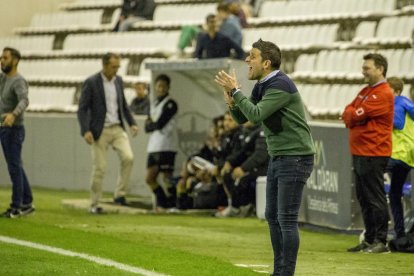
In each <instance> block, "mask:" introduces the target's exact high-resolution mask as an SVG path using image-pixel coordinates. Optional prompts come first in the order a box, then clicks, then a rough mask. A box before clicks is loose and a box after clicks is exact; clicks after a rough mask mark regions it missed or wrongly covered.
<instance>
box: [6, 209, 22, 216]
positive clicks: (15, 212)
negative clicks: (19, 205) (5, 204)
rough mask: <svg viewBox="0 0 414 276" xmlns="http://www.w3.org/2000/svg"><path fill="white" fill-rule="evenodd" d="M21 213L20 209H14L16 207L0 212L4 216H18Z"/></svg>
mask: <svg viewBox="0 0 414 276" xmlns="http://www.w3.org/2000/svg"><path fill="white" fill-rule="evenodd" d="M21 215H22V212H21V211H20V209H16V208H9V209H7V210H6V212H4V213H3V214H2V216H3V217H6V218H18V217H20V216H21Z"/></svg>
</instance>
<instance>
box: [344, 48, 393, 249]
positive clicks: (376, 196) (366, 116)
mask: <svg viewBox="0 0 414 276" xmlns="http://www.w3.org/2000/svg"><path fill="white" fill-rule="evenodd" d="M387 67H388V62H387V59H386V58H385V57H383V56H382V55H380V54H373V53H371V54H367V55H365V56H364V62H363V65H362V74H363V75H364V81H365V82H366V83H367V84H368V86H366V87H364V88H363V89H362V90H361V91H360V92H359V93H358V95H357V96H356V98H355V99H354V100H353V101H352V102H351V103H350V104H349V105H347V106H346V107H345V111H344V112H343V114H342V119H343V121H344V123H345V126H346V127H347V128H349V146H350V149H351V154H352V161H353V168H354V175H355V187H356V194H357V199H358V201H359V204H360V206H361V211H362V218H363V221H364V225H365V239H364V240H363V241H362V242H361V243H360V244H358V245H357V246H355V247H352V248H349V249H348V251H349V252H360V251H364V252H367V253H386V252H389V249H388V247H387V245H386V243H387V231H388V219H389V217H388V205H387V200H386V197H385V191H384V170H385V167H386V165H387V162H388V159H389V157H390V156H391V153H392V129H393V114H394V96H393V93H392V91H391V89H390V86H389V85H388V83H387V80H386V79H385V76H386V74H387Z"/></svg>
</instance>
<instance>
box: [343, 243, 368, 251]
mask: <svg viewBox="0 0 414 276" xmlns="http://www.w3.org/2000/svg"><path fill="white" fill-rule="evenodd" d="M370 246H372V244H371V243H368V242H366V241H363V242H361V243H360V244H358V245H357V246H355V247H351V248H348V249H347V250H346V251H348V252H361V251H364V250H365V249H367V248H368V247H370Z"/></svg>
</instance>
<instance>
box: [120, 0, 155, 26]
mask: <svg viewBox="0 0 414 276" xmlns="http://www.w3.org/2000/svg"><path fill="white" fill-rule="evenodd" d="M154 10H155V2H154V0H124V2H123V4H122V10H121V15H120V17H119V21H118V24H117V27H118V28H117V27H115V29H116V30H117V31H119V32H125V31H128V30H129V29H130V27H131V25H132V24H134V23H135V22H138V21H142V20H152V17H153V15H154Z"/></svg>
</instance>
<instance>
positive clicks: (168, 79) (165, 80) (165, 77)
mask: <svg viewBox="0 0 414 276" xmlns="http://www.w3.org/2000/svg"><path fill="white" fill-rule="evenodd" d="M158 81H164V82H165V83H166V84H167V85H168V87H170V82H171V79H170V77H169V76H167V75H165V74H161V75H159V76H157V77H156V78H155V83H157V82H158Z"/></svg>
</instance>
